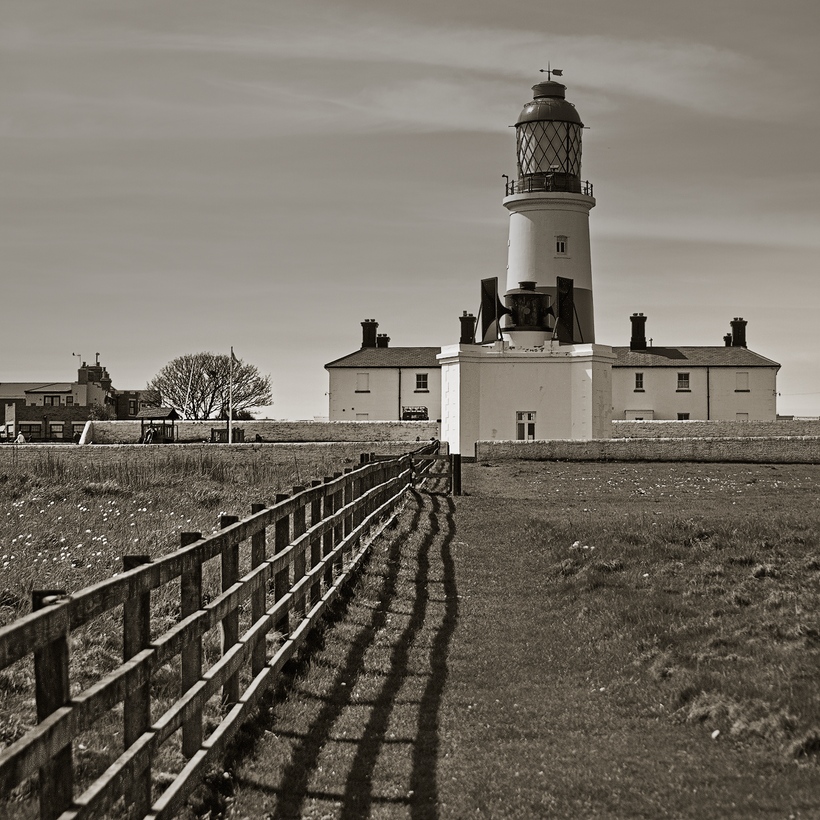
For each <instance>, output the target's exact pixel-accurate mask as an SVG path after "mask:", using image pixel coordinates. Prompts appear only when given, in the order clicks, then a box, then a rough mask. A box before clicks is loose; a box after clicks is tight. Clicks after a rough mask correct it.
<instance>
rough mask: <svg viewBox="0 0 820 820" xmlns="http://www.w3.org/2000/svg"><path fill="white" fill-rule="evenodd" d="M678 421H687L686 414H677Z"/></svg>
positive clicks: (687, 415) (687, 416)
mask: <svg viewBox="0 0 820 820" xmlns="http://www.w3.org/2000/svg"><path fill="white" fill-rule="evenodd" d="M678 421H689V414H688V413H678Z"/></svg>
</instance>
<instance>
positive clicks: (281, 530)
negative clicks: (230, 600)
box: [273, 493, 290, 637]
mask: <svg viewBox="0 0 820 820" xmlns="http://www.w3.org/2000/svg"><path fill="white" fill-rule="evenodd" d="M287 498H289V496H288V494H287V493H277V494H276V502H277V503H279V502H280V501H285V500H286V499H287ZM289 543H290V516H289V515H283V516H282V517H281V518H279V519H277V521H276V524H275V525H274V553H275V554H276V555H278V554H279V553H280V552H282V550H284V549H287V546H288V544H289ZM289 574H290V573H289V570H288V567H285V568H284V569H283V570H281V572H277V573H276V575H275V576H274V578H273V600H274V602H276V601H279V600H281V599H282V598H284V597H285V595H287V593H288V588H289V586H290V582H289V580H288V577H289ZM289 623H290V619H289V618H288V613H287V612H286V613H285V614H284V615H282V617H281V618H280V619H279V621H278V622H277V624H276V630H277V632H281V633H282V636H283V637H287V635H288V633H289V631H290V630H289V628H288V625H289Z"/></svg>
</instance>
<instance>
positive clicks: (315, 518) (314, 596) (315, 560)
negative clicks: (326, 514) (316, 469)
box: [310, 478, 322, 606]
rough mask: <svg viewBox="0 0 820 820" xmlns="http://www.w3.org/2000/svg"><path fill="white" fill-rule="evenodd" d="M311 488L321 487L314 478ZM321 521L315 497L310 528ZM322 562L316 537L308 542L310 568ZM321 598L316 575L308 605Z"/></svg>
mask: <svg viewBox="0 0 820 820" xmlns="http://www.w3.org/2000/svg"><path fill="white" fill-rule="evenodd" d="M310 486H311V487H321V486H322V482H321V480H320V479H318V478H314V479H313V481H311V482H310ZM321 520H322V496H321V495H318V494H317V495H316V497H315V498H314V499H313V501H312V502H311V504H310V526H311V527H315V526H316V525H317V524H318V523H319V522H320V521H321ZM321 560H322V538H321V536H319V535H317V536H315V537H314V538H313V540H312V541H311V542H310V568H311V569H313V568H314V567H316V566H318V564H319V561H321ZM321 597H322V582H321V578H319V576H318V575H316V576H314V581H313V583H312V584H311V586H310V604H311V606H313V605H314V604H315V603H317V602H318V601H319V599H320V598H321Z"/></svg>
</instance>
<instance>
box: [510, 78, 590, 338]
mask: <svg viewBox="0 0 820 820" xmlns="http://www.w3.org/2000/svg"><path fill="white" fill-rule="evenodd" d="M532 91H533V99H532V101H531V102H529V103H527V104H526V105H525V106H524V109H523V111H522V112H521V114H520V116H519V117H518V121H517V122H516V124H515V138H516V159H517V164H518V179H517V180H515V181H509V182H508V183H507V189H506V193H507V196H506V197H505V198H504V207H505V208H507V210H508V211H509V212H510V241H509V255H508V264H507V293H509V292H510V291H513V290H516V289H518V288H519V287H520V283H522V282H531V283H534V287H535V290H537V291H540V292H542V293H546V294H547V295H548V296H549V301H550V303H551V305H552V307H553V310H554V311H555V312H556V314H557V302H558V299H557V294H556V280H557V278H558V277H562V278H564V279H571V280H572V281H573V290H574V299H573V302H574V310H573V311H572V313H573V316H572V317H571V318H572V340H573V341H577V342H585V343H591V342H594V341H595V323H594V319H593V310H592V263H591V260H590V252H589V212H590V210H592V208H593V207H594V206H595V199H594V198H593V196H592V185H591V184H590V183H589V182H584V181H582V180H581V134H582V130H583V127H584V124H583V123H582V122H581V118H580V117H579V116H578V112H577V111H576V110H575V106H574V105H573V104H572V103H570V102H567V100H566V98H565V92H566V86H565V85H563V84H562V83H558V82H555V81H554V80H552V79H550V80H548V81H547V82H543V83H538V84H537V85H534V86H533V88H532ZM567 341H568V340H567Z"/></svg>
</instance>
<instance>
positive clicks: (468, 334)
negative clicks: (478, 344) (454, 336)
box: [458, 310, 475, 345]
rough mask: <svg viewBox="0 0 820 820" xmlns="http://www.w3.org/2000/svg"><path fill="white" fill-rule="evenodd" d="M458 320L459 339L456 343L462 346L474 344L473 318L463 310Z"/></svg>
mask: <svg viewBox="0 0 820 820" xmlns="http://www.w3.org/2000/svg"><path fill="white" fill-rule="evenodd" d="M458 319H459V321H460V322H461V338H460V339H459V340H458V343H459V344H462V345H471V344H475V316H473V314H472V313H467V311H466V310H465V311H464V312H463V313H462V314H461V316H459V317H458Z"/></svg>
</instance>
